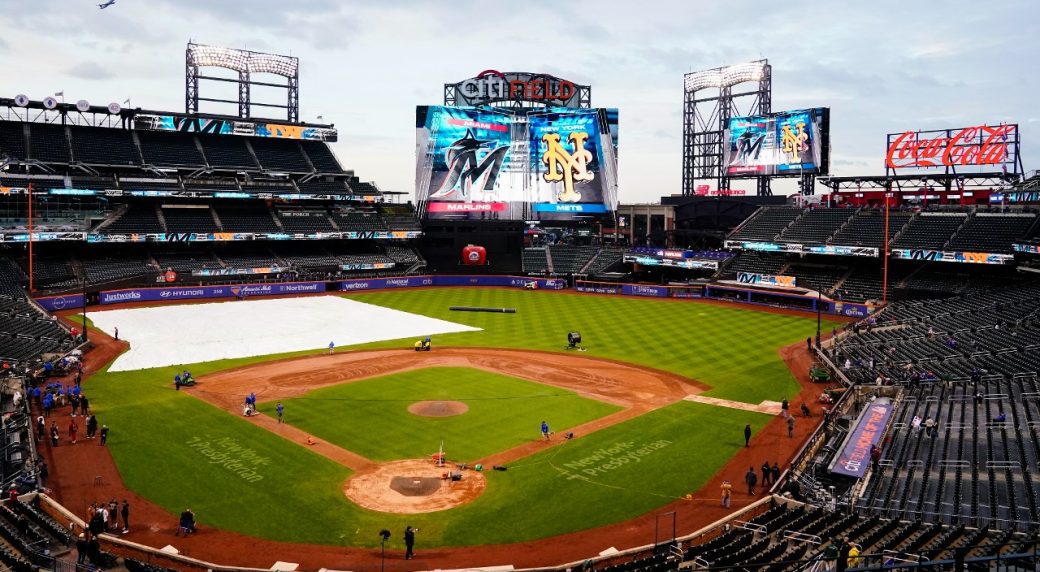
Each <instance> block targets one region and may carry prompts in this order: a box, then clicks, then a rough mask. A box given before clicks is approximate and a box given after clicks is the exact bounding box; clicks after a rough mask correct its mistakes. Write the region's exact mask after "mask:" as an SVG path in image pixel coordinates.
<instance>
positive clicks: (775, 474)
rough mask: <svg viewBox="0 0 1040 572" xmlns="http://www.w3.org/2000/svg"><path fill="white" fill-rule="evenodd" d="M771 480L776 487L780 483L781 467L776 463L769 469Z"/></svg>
mask: <svg viewBox="0 0 1040 572" xmlns="http://www.w3.org/2000/svg"><path fill="white" fill-rule="evenodd" d="M769 480H770V481H772V483H773V484H774V485H775V484H777V483H779V482H780V465H779V464H778V463H777V462H776V461H774V462H773V466H772V468H770V469H769Z"/></svg>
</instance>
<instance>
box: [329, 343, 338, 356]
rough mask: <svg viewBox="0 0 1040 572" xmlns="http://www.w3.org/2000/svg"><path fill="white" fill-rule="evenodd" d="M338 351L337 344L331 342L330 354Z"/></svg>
mask: <svg viewBox="0 0 1040 572" xmlns="http://www.w3.org/2000/svg"><path fill="white" fill-rule="evenodd" d="M334 351H336V342H329V353H330V354H331V353H332V352H334Z"/></svg>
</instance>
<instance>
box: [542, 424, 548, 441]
mask: <svg viewBox="0 0 1040 572" xmlns="http://www.w3.org/2000/svg"><path fill="white" fill-rule="evenodd" d="M542 437H545V440H546V441H548V440H549V424H548V423H546V422H545V421H542Z"/></svg>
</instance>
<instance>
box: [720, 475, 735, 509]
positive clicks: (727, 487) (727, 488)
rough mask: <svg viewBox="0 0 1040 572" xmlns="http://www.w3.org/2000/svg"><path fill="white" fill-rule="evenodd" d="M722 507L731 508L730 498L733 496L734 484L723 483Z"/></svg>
mask: <svg viewBox="0 0 1040 572" xmlns="http://www.w3.org/2000/svg"><path fill="white" fill-rule="evenodd" d="M719 488H720V489H722V506H724V507H726V508H729V501H730V496H731V495H732V494H733V484H732V483H730V482H729V481H722V486H720V487H719Z"/></svg>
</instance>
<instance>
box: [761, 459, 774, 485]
mask: <svg viewBox="0 0 1040 572" xmlns="http://www.w3.org/2000/svg"><path fill="white" fill-rule="evenodd" d="M770 474H772V473H771V472H770V470H769V461H766V462H765V463H762V486H763V487H764V486H766V485H768V484H769V475H770Z"/></svg>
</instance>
